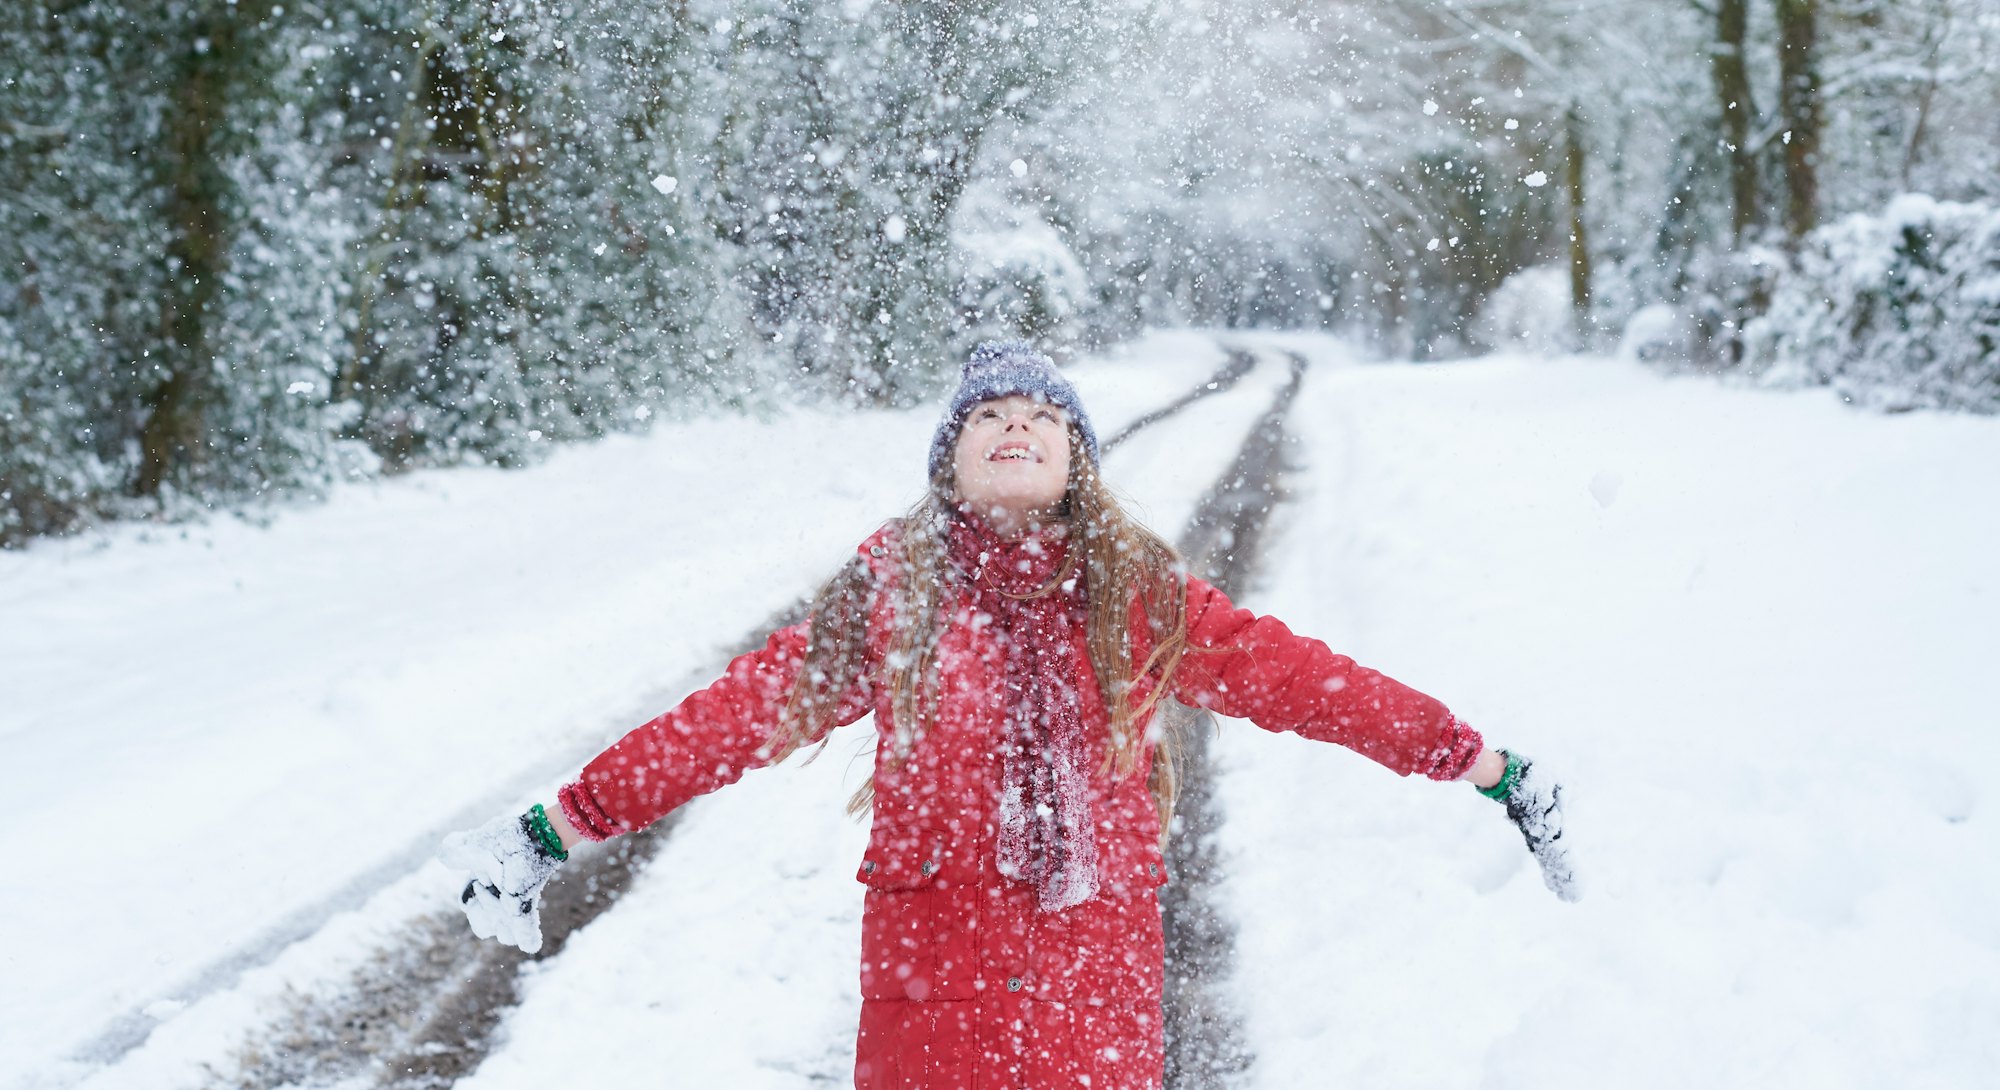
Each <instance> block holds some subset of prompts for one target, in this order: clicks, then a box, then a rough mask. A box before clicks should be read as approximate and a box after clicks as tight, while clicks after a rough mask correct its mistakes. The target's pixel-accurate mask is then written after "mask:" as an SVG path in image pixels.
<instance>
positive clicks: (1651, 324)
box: [1618, 303, 1698, 363]
mask: <svg viewBox="0 0 2000 1090" xmlns="http://www.w3.org/2000/svg"><path fill="white" fill-rule="evenodd" d="M1697 343H1698V338H1697V336H1696V332H1695V328H1694V322H1693V320H1692V319H1690V318H1689V317H1688V315H1687V313H1686V312H1685V311H1683V310H1682V309H1681V308H1679V307H1676V306H1671V305H1669V304H1666V303H1654V304H1652V305H1650V306H1644V307H1640V308H1639V310H1638V311H1637V312H1636V313H1634V314H1633V315H1632V317H1631V318H1630V319H1629V320H1627V321H1626V323H1625V333H1624V336H1622V337H1621V338H1619V341H1618V355H1619V356H1621V357H1622V358H1624V359H1628V360H1637V361H1639V362H1641V363H1657V362H1667V361H1683V360H1686V359H1688V358H1689V356H1690V355H1691V354H1692V353H1693V352H1694V350H1695V346H1696V344H1697Z"/></svg>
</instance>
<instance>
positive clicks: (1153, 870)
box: [1146, 863, 1160, 878]
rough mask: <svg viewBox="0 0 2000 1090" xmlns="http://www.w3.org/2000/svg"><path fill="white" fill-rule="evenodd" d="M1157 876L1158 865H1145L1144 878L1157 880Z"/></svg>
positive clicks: (1158, 873) (1158, 874)
mask: <svg viewBox="0 0 2000 1090" xmlns="http://www.w3.org/2000/svg"><path fill="white" fill-rule="evenodd" d="M1159 876H1160V865H1159V864H1158V863H1148V864H1146V877H1148V878H1158V877H1159Z"/></svg>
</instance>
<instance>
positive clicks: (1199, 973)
mask: <svg viewBox="0 0 2000 1090" xmlns="http://www.w3.org/2000/svg"><path fill="white" fill-rule="evenodd" d="M1233 354H1234V353H1232V355H1233ZM1246 354H1247V353H1246ZM1286 356H1287V357H1288V358H1289V359H1290V361H1291V368H1292V377H1291V381H1290V382H1288V383H1286V384H1285V386H1284V388H1283V389H1281V390H1280V391H1279V392H1278V396H1277V397H1276V398H1275V399H1274V400H1273V401H1272V403H1271V407H1270V409H1268V410H1266V411H1265V413H1264V415H1263V416H1262V417H1261V418H1260V419H1259V420H1258V421H1257V424H1256V426H1255V427H1254V428H1252V429H1251V432H1250V435H1249V437H1248V438H1247V439H1246V440H1245V441H1244V444H1243V447H1242V449H1241V450H1240V451H1238V453H1237V456H1236V461H1235V462H1234V463H1233V464H1232V465H1231V466H1230V467H1229V469H1228V471H1227V472H1225V473H1224V474H1223V475H1222V478H1221V479H1220V480H1218V481H1217V482H1216V483H1215V485H1214V486H1213V487H1212V488H1210V489H1209V491H1208V492H1207V493H1206V494H1204V495H1203V496H1202V498H1201V502H1200V503H1199V504H1198V505H1197V506H1196V507H1195V512H1194V516H1193V517H1192V518H1190V519H1189V520H1188V526H1187V528H1186V529H1185V530H1184V531H1182V534H1181V538H1180V541H1179V542H1178V543H1177V544H1178V547H1179V549H1180V551H1181V555H1182V556H1183V557H1184V558H1186V560H1187V564H1188V570H1189V571H1191V572H1193V573H1194V574H1196V575H1199V576H1200V577H1202V578H1203V579H1206V580H1208V581H1209V582H1210V583H1213V584H1214V585H1215V586H1216V587H1218V588H1219V589H1221V590H1222V591H1223V592H1224V593H1225V594H1229V595H1231V596H1234V595H1237V594H1239V593H1240V592H1241V591H1242V590H1243V587H1244V584H1245V583H1246V582H1247V581H1248V580H1249V577H1250V574H1251V571H1252V570H1253V567H1254V565H1255V562H1256V558H1257V554H1258V551H1259V548H1260V547H1261V545H1262V544H1263V539H1264V532H1265V530H1266V528H1267V527H1268V526H1269V523H1270V515H1271V509H1272V507H1274V506H1275V505H1276V504H1278V503H1279V502H1281V501H1282V499H1283V496H1284V492H1283V476H1284V471H1285V469H1286V468H1287V467H1286V462H1285V447H1286V439H1285V417H1286V415H1287V414H1288V413H1289V412H1290V410H1291V406H1292V401H1293V399H1294V397H1295V396H1296V395H1297V393H1298V390H1299V385H1300V383H1301V382H1302V381H1303V380H1304V377H1305V368H1306V359H1305V357H1304V356H1302V355H1300V354H1298V353H1296V352H1288V353H1286ZM1164 714H1166V715H1167V716H1168V718H1167V721H1166V724H1165V729H1166V730H1169V731H1172V732H1173V733H1174V736H1175V737H1176V738H1177V739H1178V740H1179V742H1180V757H1179V762H1178V764H1179V767H1178V775H1179V778H1180V791H1179V797H1178V801H1177V803H1176V806H1175V811H1174V822H1173V834H1172V837H1171V839H1170V840H1169V842H1168V845H1167V869H1168V872H1169V873H1170V874H1172V875H1173V876H1174V881H1172V882H1169V883H1168V884H1167V885H1165V886H1163V887H1161V891H1160V892H1161V895H1160V906H1161V911H1162V913H1163V916H1164V919H1165V926H1166V945H1167V965H1166V993H1165V996H1164V1003H1163V1014H1164V1016H1165V1022H1166V1086H1167V1090H1213V1088H1217V1087H1223V1086H1227V1085H1228V1084H1229V1083H1230V1082H1231V1081H1232V1080H1233V1078H1234V1077H1235V1076H1237V1075H1239V1074H1241V1073H1242V1072H1243V1071H1245V1070H1246V1069H1248V1067H1249V1065H1250V1059H1251V1057H1250V1055H1249V1053H1248V1051H1247V1049H1246V1046H1245V1044H1244V1040H1243V1027H1242V1023H1241V1020H1240V1019H1239V1018H1238V1016H1237V1015H1236V1013H1235V1012H1234V1011H1233V1010H1231V1009H1230V1008H1229V1005H1228V1003H1227V1002H1226V999H1225V996H1224V993H1223V989H1222V981H1223V979H1224V978H1225V977H1226V976H1227V975H1228V973H1229V971H1230V969H1231V967H1232V965H1233V963H1234V961H1235V948H1236V936H1235V926H1234V924H1232V923H1231V922H1230V921H1229V920H1228V919H1227V918H1226V917H1225V916H1223V915H1222V913H1221V912H1220V910H1219V908H1218V901H1219V898H1218V897H1216V896H1215V894H1216V892H1217V887H1218V886H1219V885H1220V884H1221V882H1222V881H1223V880H1224V877H1225V876H1224V875H1223V874H1222V873H1221V866H1220V860H1219V858H1218V853H1217V851H1216V846H1215V831H1216V829H1217V827H1218V826H1219V825H1220V824H1221V821H1222V814H1221V812H1220V810H1219V808H1218V806H1217V803H1216V800H1215V796H1214V789H1213V787H1212V784H1211V777H1210V763H1209V757H1208V743H1209V738H1210V736H1212V735H1213V734H1214V733H1215V731H1216V724H1215V719H1214V717H1213V716H1211V715H1209V714H1208V713H1207V712H1201V711H1196V710H1194V709H1191V708H1187V707H1184V706H1182V705H1179V704H1173V705H1170V706H1169V707H1168V709H1167V711H1166V713H1164Z"/></svg>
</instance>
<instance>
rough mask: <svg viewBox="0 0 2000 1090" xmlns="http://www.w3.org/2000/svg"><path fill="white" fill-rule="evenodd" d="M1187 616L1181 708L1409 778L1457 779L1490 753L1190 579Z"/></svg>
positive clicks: (1439, 708) (1450, 722)
mask: <svg viewBox="0 0 2000 1090" xmlns="http://www.w3.org/2000/svg"><path fill="white" fill-rule="evenodd" d="M1187 617H1188V647H1187V651H1186V653H1185V654H1183V655H1182V656H1181V661H1180V665H1179V667H1178V668H1176V669H1175V671H1174V675H1173V691H1174V696H1175V697H1176V698H1178V699H1179V700H1180V701H1181V703H1183V704H1188V705H1191V706H1194V707H1199V708H1208V709H1210V710H1213V711H1216V712H1219V713H1220V714H1223V715H1228V716H1235V717H1237V718H1242V719H1248V720H1250V721H1251V722H1253V723H1256V724H1257V725H1258V726H1260V727H1263V728H1264V729H1265V730H1271V731H1291V732H1292V733H1294V734H1298V735H1301V736H1303V737H1306V738H1311V739H1314V740H1316V741H1322V742H1337V743H1339V744H1341V745H1343V746H1346V747H1347V748H1349V749H1351V750H1354V751H1355V752H1356V753H1359V754H1361V755H1362V756H1364V757H1367V758H1369V759H1370V760H1373V761H1376V762H1377V763H1379V764H1382V765H1384V766H1386V767H1388V768H1390V769H1392V770H1393V771H1395V772H1396V773H1397V774H1398V775H1402V776H1408V775H1410V774H1412V773H1418V772H1421V773H1423V774H1424V775H1425V776H1428V777H1430V778H1431V779H1434V780H1455V779H1457V778H1458V777H1460V776H1462V775H1464V774H1465V771H1466V769H1468V768H1470V767H1471V766H1472V762H1473V760H1474V759H1475V758H1477V757H1478V756H1479V752H1480V750H1481V748H1482V747H1483V745H1484V742H1483V740H1482V739H1481V738H1480V736H1479V732H1478V731H1475V730H1473V729H1472V728H1471V727H1469V726H1466V725H1465V724H1464V723H1461V722H1459V720H1458V718H1457V717H1456V716H1454V715H1452V714H1451V712H1450V710H1449V709H1447V708H1446V707H1445V706H1444V705H1443V704H1441V703H1439V702H1438V701H1437V700H1435V699H1433V698H1431V697H1428V696H1425V695H1424V694H1423V693H1420V692H1418V691H1416V690H1415V689H1412V688H1410V687H1409V686H1407V685H1404V684H1402V683H1401V682H1398V681H1396V680H1394V679H1393V678H1390V677H1389V676H1387V675H1386V674H1382V673H1378V672H1376V671H1374V670H1370V669H1368V668H1367V667H1364V666H1359V665H1356V664H1355V662H1354V660H1353V659H1350V658H1348V657H1347V656H1345V655H1336V654H1334V653H1333V650H1332V649H1331V648H1329V647H1327V645H1326V644H1324V643H1321V642H1320V641H1318V640H1315V639H1311V638H1309V637H1306V636H1300V635H1296V634H1294V633H1293V632H1292V630H1291V629H1289V628H1286V627H1285V625H1284V623H1283V622H1281V621H1279V620H1278V619H1276V618H1274V617H1259V616H1257V615H1256V614H1254V613H1252V612H1250V611H1249V610H1247V609H1238V608H1237V607H1235V606H1234V605H1232V604H1231V603H1230V601H1229V599H1228V598H1227V597H1226V596H1224V595H1223V593H1222V592H1221V591H1219V590H1217V589H1215V588H1214V587H1212V586H1210V585H1209V584H1207V583H1206V582H1203V581H1202V580H1200V579H1195V578H1192V577H1190V578H1189V579H1188V600H1187Z"/></svg>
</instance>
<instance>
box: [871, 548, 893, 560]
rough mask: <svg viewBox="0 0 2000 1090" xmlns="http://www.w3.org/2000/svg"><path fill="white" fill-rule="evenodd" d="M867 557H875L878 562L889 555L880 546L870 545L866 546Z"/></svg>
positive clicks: (887, 551)
mask: <svg viewBox="0 0 2000 1090" xmlns="http://www.w3.org/2000/svg"><path fill="white" fill-rule="evenodd" d="M868 555H869V556H872V557H875V558H876V559H878V560H879V559H881V558H882V557H884V556H887V555H889V550H887V549H885V548H883V547H882V546H880V545H870V546H868Z"/></svg>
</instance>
